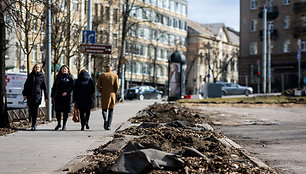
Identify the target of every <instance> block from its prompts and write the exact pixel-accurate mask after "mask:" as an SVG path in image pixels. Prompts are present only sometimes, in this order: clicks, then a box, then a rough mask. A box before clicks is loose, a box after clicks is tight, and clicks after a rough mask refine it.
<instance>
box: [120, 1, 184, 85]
mask: <svg viewBox="0 0 306 174" xmlns="http://www.w3.org/2000/svg"><path fill="white" fill-rule="evenodd" d="M129 22H130V24H135V25H133V26H132V27H131V30H129V32H128V36H127V39H126V56H125V58H126V71H125V75H126V81H127V85H126V86H128V87H131V86H135V85H142V84H146V85H152V86H154V87H157V88H158V89H160V90H162V91H165V90H166V89H165V86H166V84H167V80H168V59H169V56H170V55H171V53H172V52H174V51H175V50H179V51H181V52H185V51H186V48H185V39H186V36H187V1H186V0H138V2H137V3H135V4H134V7H133V10H132V14H131V18H130V20H129Z"/></svg>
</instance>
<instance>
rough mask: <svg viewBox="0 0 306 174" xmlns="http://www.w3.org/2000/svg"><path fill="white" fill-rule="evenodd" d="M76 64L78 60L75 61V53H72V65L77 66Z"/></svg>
mask: <svg viewBox="0 0 306 174" xmlns="http://www.w3.org/2000/svg"><path fill="white" fill-rule="evenodd" d="M77 62H78V60H77V52H76V51H75V52H73V65H74V66H77Z"/></svg>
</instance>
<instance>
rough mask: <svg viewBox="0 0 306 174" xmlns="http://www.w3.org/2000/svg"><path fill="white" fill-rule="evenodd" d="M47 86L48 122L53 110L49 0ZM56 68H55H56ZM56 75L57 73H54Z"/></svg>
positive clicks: (49, 5) (49, 11) (49, 2)
mask: <svg viewBox="0 0 306 174" xmlns="http://www.w3.org/2000/svg"><path fill="white" fill-rule="evenodd" d="M47 13H48V14H47V20H48V21H47V42H48V44H47V57H46V59H47V86H48V89H47V91H48V96H45V97H46V98H47V99H48V101H47V113H46V120H47V121H50V120H51V119H52V114H51V111H52V108H51V102H52V101H51V78H52V76H51V32H52V29H51V0H48V12H47ZM54 68H55V67H54ZM54 73H55V72H54Z"/></svg>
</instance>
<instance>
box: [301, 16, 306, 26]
mask: <svg viewBox="0 0 306 174" xmlns="http://www.w3.org/2000/svg"><path fill="white" fill-rule="evenodd" d="M301 21H302V22H303V26H304V27H305V26H306V15H302V16H301Z"/></svg>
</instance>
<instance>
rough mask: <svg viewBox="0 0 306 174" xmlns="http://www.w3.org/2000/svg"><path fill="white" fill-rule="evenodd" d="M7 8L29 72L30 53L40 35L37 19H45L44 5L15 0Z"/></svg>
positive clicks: (26, 0) (38, 2)
mask: <svg viewBox="0 0 306 174" xmlns="http://www.w3.org/2000/svg"><path fill="white" fill-rule="evenodd" d="M11 7H12V8H10V9H9V10H8V13H9V15H10V17H11V19H12V20H13V21H14V25H13V26H14V27H15V28H14V29H15V35H16V38H17V40H18V42H19V45H20V48H21V50H22V51H23V53H24V54H25V55H26V60H27V73H28V74H29V73H30V72H29V71H30V54H31V52H32V51H33V49H34V48H36V47H37V45H36V44H37V41H38V39H39V37H40V36H41V29H42V27H40V25H39V24H38V22H39V21H44V20H45V15H44V12H45V6H44V4H43V3H42V2H40V1H37V2H34V1H32V0H15V1H14V4H12V6H11Z"/></svg>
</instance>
